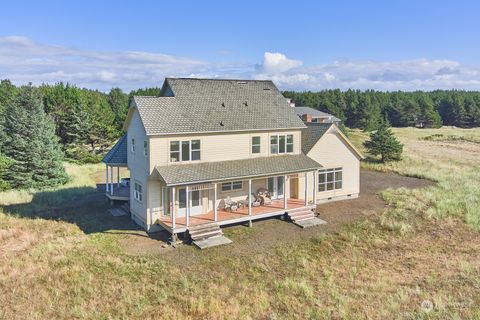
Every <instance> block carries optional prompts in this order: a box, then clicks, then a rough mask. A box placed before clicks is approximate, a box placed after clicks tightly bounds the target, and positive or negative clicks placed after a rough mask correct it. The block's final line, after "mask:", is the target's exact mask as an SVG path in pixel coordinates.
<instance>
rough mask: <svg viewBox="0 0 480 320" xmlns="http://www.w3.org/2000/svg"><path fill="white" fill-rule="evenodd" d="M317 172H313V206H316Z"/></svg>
mask: <svg viewBox="0 0 480 320" xmlns="http://www.w3.org/2000/svg"><path fill="white" fill-rule="evenodd" d="M317 181H318V171H316V170H315V171H313V204H317V188H318V182H317Z"/></svg>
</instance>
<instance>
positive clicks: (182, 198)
mask: <svg viewBox="0 0 480 320" xmlns="http://www.w3.org/2000/svg"><path fill="white" fill-rule="evenodd" d="M202 210H203V209H202V198H201V197H200V191H198V190H197V191H191V192H190V215H191V216H194V215H197V214H201V213H202ZM186 215H187V189H185V188H180V189H178V216H179V217H185V216H186Z"/></svg>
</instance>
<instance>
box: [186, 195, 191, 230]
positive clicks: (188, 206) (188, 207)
mask: <svg viewBox="0 0 480 320" xmlns="http://www.w3.org/2000/svg"><path fill="white" fill-rule="evenodd" d="M188 189H189V188H188V186H186V187H185V196H186V199H185V200H186V202H187V213H186V215H187V217H186V223H187V227H188V226H190V191H189V190H188Z"/></svg>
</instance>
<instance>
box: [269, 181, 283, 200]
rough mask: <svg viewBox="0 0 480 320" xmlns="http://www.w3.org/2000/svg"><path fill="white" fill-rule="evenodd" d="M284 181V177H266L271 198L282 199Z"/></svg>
mask: <svg viewBox="0 0 480 320" xmlns="http://www.w3.org/2000/svg"><path fill="white" fill-rule="evenodd" d="M284 183H285V179H284V178H283V177H273V178H268V181H267V189H268V191H270V194H271V195H272V199H283V197H284V194H283V185H284Z"/></svg>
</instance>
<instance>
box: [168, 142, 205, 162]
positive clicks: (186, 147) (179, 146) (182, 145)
mask: <svg viewBox="0 0 480 320" xmlns="http://www.w3.org/2000/svg"><path fill="white" fill-rule="evenodd" d="M190 160H191V161H197V160H200V140H191V141H189V140H187V141H170V162H179V161H190Z"/></svg>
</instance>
